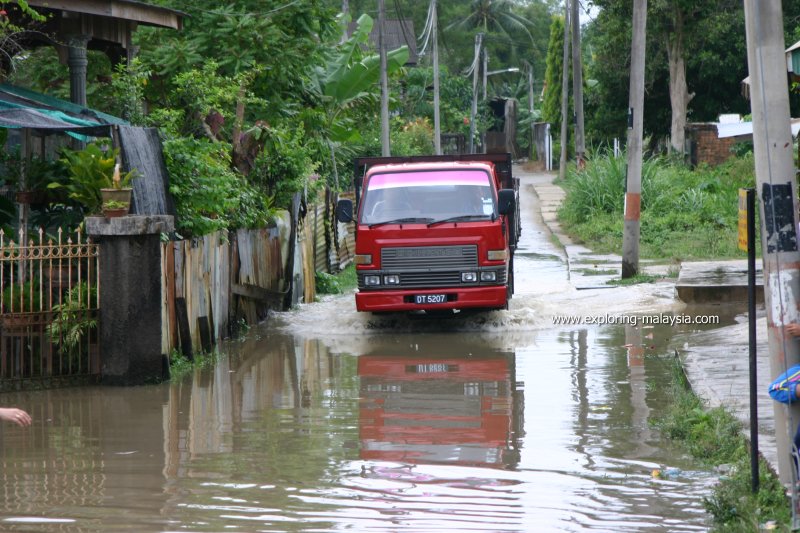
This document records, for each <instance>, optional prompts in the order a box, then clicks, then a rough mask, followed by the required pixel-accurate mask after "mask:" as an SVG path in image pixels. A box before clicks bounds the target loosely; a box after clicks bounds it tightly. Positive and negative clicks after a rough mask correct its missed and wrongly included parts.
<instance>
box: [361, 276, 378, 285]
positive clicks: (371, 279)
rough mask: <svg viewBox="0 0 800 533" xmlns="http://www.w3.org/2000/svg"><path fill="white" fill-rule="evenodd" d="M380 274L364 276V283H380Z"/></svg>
mask: <svg viewBox="0 0 800 533" xmlns="http://www.w3.org/2000/svg"><path fill="white" fill-rule="evenodd" d="M380 284H381V277H380V276H364V285H380Z"/></svg>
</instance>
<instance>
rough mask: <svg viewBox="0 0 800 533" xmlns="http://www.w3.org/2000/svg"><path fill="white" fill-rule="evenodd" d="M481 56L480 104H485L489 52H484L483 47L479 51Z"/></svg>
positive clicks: (484, 48)
mask: <svg viewBox="0 0 800 533" xmlns="http://www.w3.org/2000/svg"><path fill="white" fill-rule="evenodd" d="M481 54H482V57H483V72H482V73H481V75H482V77H483V100H481V101H482V102H486V79H487V78H488V77H489V75H488V74H487V72H489V52H487V51H486V47H485V46H484V47H483V50H481Z"/></svg>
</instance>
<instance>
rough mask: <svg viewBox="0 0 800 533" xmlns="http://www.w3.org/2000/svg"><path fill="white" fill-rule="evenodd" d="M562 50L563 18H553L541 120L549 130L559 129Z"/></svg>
mask: <svg viewBox="0 0 800 533" xmlns="http://www.w3.org/2000/svg"><path fill="white" fill-rule="evenodd" d="M563 49H564V17H563V16H556V17H553V22H552V23H551V24H550V44H549V45H548V47H547V70H546V71H545V74H544V102H543V103H542V119H543V120H544V121H545V122H549V123H550V124H551V129H552V130H553V131H557V130H558V129H559V128H561V83H562V79H561V77H562V70H563V64H564V59H563Z"/></svg>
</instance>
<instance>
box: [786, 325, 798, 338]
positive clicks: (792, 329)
mask: <svg viewBox="0 0 800 533" xmlns="http://www.w3.org/2000/svg"><path fill="white" fill-rule="evenodd" d="M786 333H788V334H789V335H792V336H793V337H800V324H796V323H794V324H789V325H788V326H786Z"/></svg>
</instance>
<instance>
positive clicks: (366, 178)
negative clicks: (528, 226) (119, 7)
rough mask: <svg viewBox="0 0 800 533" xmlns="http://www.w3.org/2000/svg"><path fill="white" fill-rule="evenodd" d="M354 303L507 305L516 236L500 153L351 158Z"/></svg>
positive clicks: (342, 216)
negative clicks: (352, 176)
mask: <svg viewBox="0 0 800 533" xmlns="http://www.w3.org/2000/svg"><path fill="white" fill-rule="evenodd" d="M355 170H356V171H355V176H356V177H355V192H356V205H355V206H354V205H353V202H352V201H350V200H346V199H343V200H340V201H339V202H338V203H337V206H336V216H337V220H339V221H340V222H351V221H354V222H355V238H356V249H355V264H356V270H357V275H358V292H357V293H356V308H357V309H358V310H359V311H370V312H373V313H379V312H396V311H402V312H418V311H422V312H428V313H430V312H437V311H449V312H455V311H456V310H466V309H507V308H508V301H509V300H510V298H511V296H512V294H513V293H514V250H515V248H516V244H517V239H518V236H519V233H520V229H521V228H520V217H519V202H518V198H519V184H518V181H517V180H516V179H514V178H513V177H512V175H511V155H510V154H463V155H444V156H414V157H364V158H359V159H357V160H356V161H355Z"/></svg>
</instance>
